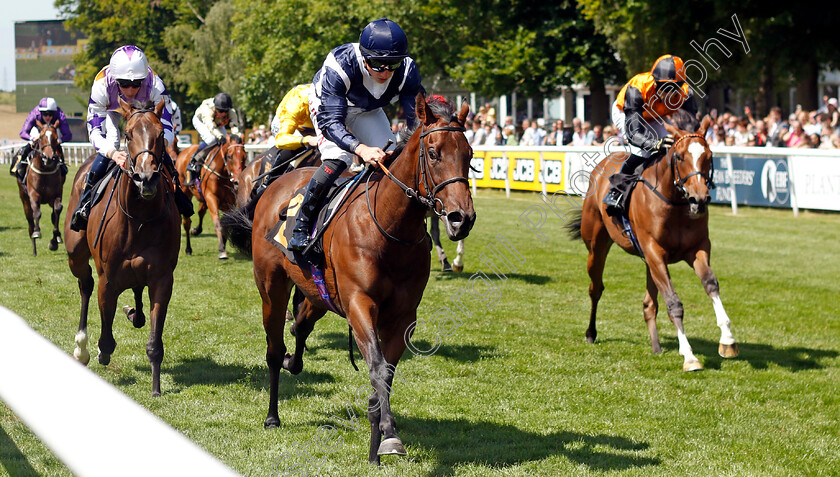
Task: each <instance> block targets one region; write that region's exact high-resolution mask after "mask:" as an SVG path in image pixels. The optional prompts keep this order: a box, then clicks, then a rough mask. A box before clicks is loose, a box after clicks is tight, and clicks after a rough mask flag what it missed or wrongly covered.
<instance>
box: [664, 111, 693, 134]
mask: <svg viewBox="0 0 840 477" xmlns="http://www.w3.org/2000/svg"><path fill="white" fill-rule="evenodd" d="M670 119H671V124H673V125H674V127H676V128H677V129H682V130H683V131H688V132H690V133H693V132H696V131H697V128H699V127H700V120H699V119H697V117H696V116H694V115H693V114H691V113H689V112H688V111H686V110H684V109H678V110H677V111H676V112H675V113H673V114H672V115H671V118H670Z"/></svg>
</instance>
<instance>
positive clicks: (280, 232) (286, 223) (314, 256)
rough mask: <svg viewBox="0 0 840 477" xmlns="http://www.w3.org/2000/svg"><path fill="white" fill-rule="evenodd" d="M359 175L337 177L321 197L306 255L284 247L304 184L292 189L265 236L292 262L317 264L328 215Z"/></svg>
mask: <svg viewBox="0 0 840 477" xmlns="http://www.w3.org/2000/svg"><path fill="white" fill-rule="evenodd" d="M360 175H361V174H359V175H356V176H353V177H346V176H343V177H339V178H338V179H337V180H336V181H335V183H334V184H333V185H332V187H330V190H329V191H328V192H327V195H326V198H325V199H324V205H323V206H322V207H321V210H320V211H319V212H318V218H317V220H316V221H315V225H314V226H313V227H312V237H313V238H315V242H314V243H313V244H312V246H311V247H310V253H308V254H307V255H304V254H303V253H302V252H300V251H293V250H289V249H288V248H287V247H288V244H289V241H290V240H291V239H292V229H293V228H294V224H295V220H296V218H297V214H298V212H300V204H301V203H302V202H303V196H304V194H305V193H306V188H307V186H303V187H301V188H300V189H298V190H296V191H295V193H294V194H293V195H292V200H291V201H289V205H288V206H287V207H286V208H285V209H283V210H281V211H280V219H279V220H278V221H277V224H275V225H274V227H272V228H271V230H270V231H269V232H268V234H267V235H266V236H265V238H266V239H267V240H268V241H269V242H270V243H271V244H272V245H274V246H275V247H277V248H278V249H280V251H282V252H283V254H285V255H286V258H288V259H289V261H290V262H292V263H294V264H295V265H298V266H301V265H305V264H307V263H310V264H313V265H319V264H320V263H322V262H323V253H324V250H323V242H322V239H321V237H322V236H323V234H324V231H325V230H326V228H327V226H328V225H329V222H330V219H331V218H332V216H333V215H335V213H336V211H337V210H338V207H339V205H340V204H341V201H342V199H344V197H345V195H346V194H347V193H348V192H349V191H350V188H351V187H352V186H353V184H355V183H356V182H357V179H358V178H359V176H360ZM315 262H317V263H315Z"/></svg>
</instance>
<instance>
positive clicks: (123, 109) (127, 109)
mask: <svg viewBox="0 0 840 477" xmlns="http://www.w3.org/2000/svg"><path fill="white" fill-rule="evenodd" d="M117 100H118V101H119V102H120V110H119V112H120V114H122V115H123V117H124V118H125V119H128V117H129V116H130V115H131V105H130V104H128V103H126V102H125V100H123V99H122V97H120V96H119V95H117ZM161 102H162V101H161Z"/></svg>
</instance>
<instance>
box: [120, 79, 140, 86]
mask: <svg viewBox="0 0 840 477" xmlns="http://www.w3.org/2000/svg"><path fill="white" fill-rule="evenodd" d="M117 84H118V85H120V88H139V87H140V85H141V84H143V80H142V79H136V80H129V79H118V80H117Z"/></svg>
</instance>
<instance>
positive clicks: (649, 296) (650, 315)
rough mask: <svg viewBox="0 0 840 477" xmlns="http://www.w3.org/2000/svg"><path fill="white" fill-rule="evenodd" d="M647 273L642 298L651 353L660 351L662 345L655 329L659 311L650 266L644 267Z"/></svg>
mask: <svg viewBox="0 0 840 477" xmlns="http://www.w3.org/2000/svg"><path fill="white" fill-rule="evenodd" d="M646 272H647V273H646V274H647V292H646V293H645V300H644V313H645V323H646V324H647V327H648V333H649V334H650V346H651V349H652V350H653V354H660V353H662V347H661V346H660V345H659V331H658V330H657V329H656V314H657V313H658V312H659V301H658V300H657V297H658V296H659V290H657V288H656V283H655V282H654V281H653V277H652V276H651V275H650V267H646Z"/></svg>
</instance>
